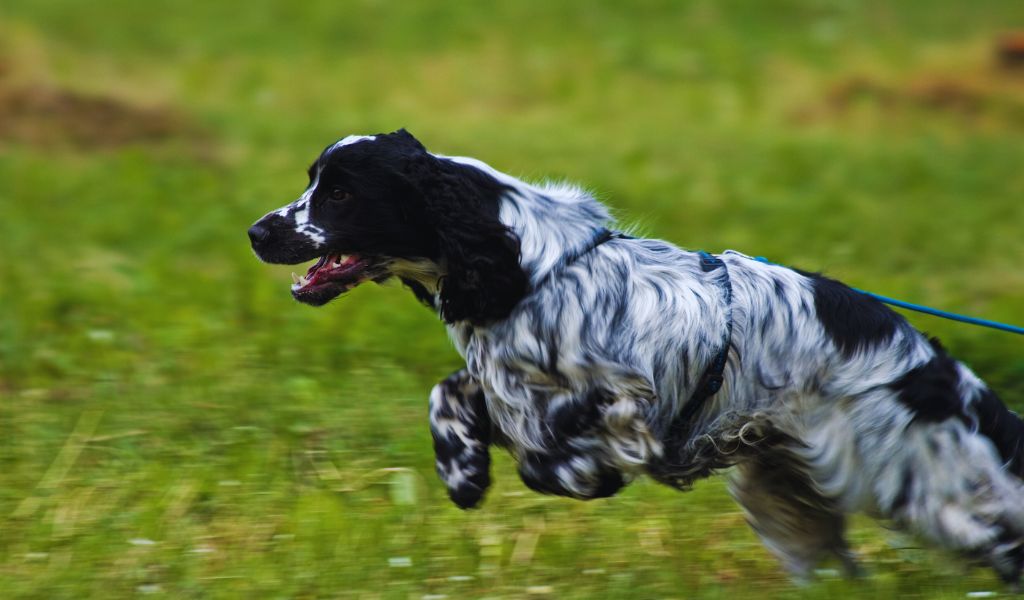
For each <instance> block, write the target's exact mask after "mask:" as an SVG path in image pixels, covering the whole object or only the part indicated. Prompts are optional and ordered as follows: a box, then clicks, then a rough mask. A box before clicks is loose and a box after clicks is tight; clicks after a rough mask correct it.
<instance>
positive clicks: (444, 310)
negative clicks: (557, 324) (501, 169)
mask: <svg viewBox="0 0 1024 600" xmlns="http://www.w3.org/2000/svg"><path fill="white" fill-rule="evenodd" d="M309 176H310V184H311V185H312V184H313V183H314V182H315V187H314V188H313V189H312V190H310V193H309V196H310V200H309V225H310V226H315V227H316V228H317V231H318V235H321V234H322V237H323V238H324V240H325V241H324V243H323V244H321V245H317V244H315V243H313V241H311V240H310V239H309V237H308V236H304V235H302V234H301V233H298V232H296V227H297V224H296V223H295V219H294V212H295V211H292V213H290V214H289V215H288V217H281V216H280V215H277V214H276V213H271V214H270V215H267V216H266V217H264V218H263V219H261V220H260V221H259V222H258V223H257V224H256V225H255V226H254V227H253V228H252V229H250V233H249V235H250V238H252V240H253V248H254V249H255V250H256V252H257V254H258V255H259V256H260V258H262V259H263V260H265V261H267V262H281V263H288V264H295V263H299V262H303V261H306V260H311V259H313V258H316V257H318V256H323V255H327V254H355V255H359V256H361V257H366V258H369V259H376V261H377V262H379V263H381V264H385V263H386V262H387V259H393V258H404V259H427V260H431V261H434V262H436V263H438V264H439V265H441V266H442V267H443V268H444V269H446V271H447V275H446V276H445V277H444V278H443V279H442V280H441V282H440V306H439V307H437V308H438V309H439V310H440V312H441V316H442V317H443V318H444V320H445V321H447V322H449V323H451V322H455V321H464V320H465V321H469V322H470V323H472V324H474V325H480V324H484V323H486V322H489V321H494V320H498V319H502V318H504V317H506V316H508V313H509V312H510V311H511V309H512V307H513V306H515V305H516V304H517V303H518V302H519V300H520V299H521V298H522V297H523V296H524V295H525V294H526V289H527V278H526V274H525V273H524V272H523V270H522V268H521V267H520V266H519V239H518V238H517V237H516V236H515V234H513V233H512V232H511V231H510V230H509V229H508V228H507V227H506V226H505V225H503V224H502V223H501V222H500V221H499V219H498V210H499V207H500V203H501V199H502V197H503V196H504V195H505V193H507V192H508V190H509V188H508V186H506V185H504V184H502V183H501V182H499V181H498V180H496V179H495V178H494V177H492V176H490V175H489V174H487V173H485V172H483V171H481V170H480V169H477V168H475V167H472V166H468V165H463V164H460V163H456V162H454V161H452V160H448V159H444V158H438V157H436V156H433V155H431V154H430V153H428V152H427V151H426V149H425V148H424V147H423V145H422V144H420V143H419V141H417V140H416V138H414V137H413V136H412V135H411V134H409V133H408V132H407V131H405V130H404V129H402V130H399V131H396V132H394V133H388V134H378V135H376V136H374V139H372V140H371V139H366V140H360V141H356V142H353V143H350V144H346V145H344V146H341V147H336V146H335V145H333V144H332V145H331V146H328V147H327V148H326V149H325V150H324V151H323V152H322V153H321V155H320V157H319V158H318V159H317V160H316V161H315V162H314V163H313V165H312V166H310V169H309ZM321 232H322V233H321ZM410 287H413V286H410ZM421 287H422V286H421ZM424 291H425V290H422V289H416V287H413V293H415V294H416V295H417V298H419V299H420V301H421V302H424V303H426V301H425V299H424Z"/></svg>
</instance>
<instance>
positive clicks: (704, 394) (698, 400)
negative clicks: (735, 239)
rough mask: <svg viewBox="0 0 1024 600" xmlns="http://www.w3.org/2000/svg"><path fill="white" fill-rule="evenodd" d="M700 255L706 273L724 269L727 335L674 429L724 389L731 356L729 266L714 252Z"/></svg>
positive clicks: (674, 424) (723, 282)
mask: <svg viewBox="0 0 1024 600" xmlns="http://www.w3.org/2000/svg"><path fill="white" fill-rule="evenodd" d="M698 254H699V255H700V268H701V269H702V270H703V271H704V272H705V273H710V272H711V271H715V270H717V269H719V268H720V269H722V271H723V273H724V275H725V276H724V277H723V278H722V292H723V294H724V296H725V337H724V338H723V340H722V348H721V349H720V350H719V351H718V352H717V353H716V354H715V358H714V359H712V360H711V364H710V365H708V368H707V369H705V370H704V374H703V375H701V378H700V383H699V384H698V385H697V389H695V390H694V391H693V395H692V396H690V401H689V402H687V403H686V405H685V406H683V410H681V411H680V412H679V414H678V415H677V416H676V418H675V419H673V423H672V426H673V427H672V429H675V426H677V425H683V424H685V423H686V422H687V421H689V420H690V419H692V418H693V417H694V416H696V415H697V413H698V412H700V409H701V408H703V407H704V403H705V402H707V400H708V398H710V397H712V396H714V395H715V394H717V393H718V390H720V389H722V382H723V381H724V380H725V378H724V377H723V373H724V372H725V363H726V361H727V360H728V358H729V348H730V347H731V346H732V282H731V281H730V280H729V268H728V267H726V266H725V261H723V260H722V259H720V258H718V257H717V256H715V255H714V254H710V253H708V252H705V251H703V250H701V251H700V252H698Z"/></svg>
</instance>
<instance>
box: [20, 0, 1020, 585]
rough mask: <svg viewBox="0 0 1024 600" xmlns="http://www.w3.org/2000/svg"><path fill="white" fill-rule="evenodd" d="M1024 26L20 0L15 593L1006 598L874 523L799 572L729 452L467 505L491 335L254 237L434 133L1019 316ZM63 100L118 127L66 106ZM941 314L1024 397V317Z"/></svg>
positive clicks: (804, 0) (989, 16) (841, 8)
mask: <svg viewBox="0 0 1024 600" xmlns="http://www.w3.org/2000/svg"><path fill="white" fill-rule="evenodd" d="M1022 20H1024V5H1021V4H1020V3H1019V2H1016V1H1010V0H1007V1H996V0H992V1H989V2H986V3H984V4H982V3H974V4H964V3H957V2H952V1H949V2H945V1H944V2H927V3H926V2H903V3H898V4H896V3H883V2H863V3H856V4H854V3H845V2H830V1H826V0H816V1H810V0H789V1H785V2H777V3H762V2H754V1H753V0H751V1H747V2H740V1H731V2H721V3H712V2H690V3H676V2H655V1H644V2H636V3H629V4H626V3H617V2H610V1H609V2H594V1H591V2H548V3H506V4H501V5H499V6H494V7H490V8H487V9H485V8H482V7H473V6H470V5H468V4H457V3H451V4H443V5H441V4H434V3H426V2H408V3H401V4H392V3H383V2H374V1H369V0H367V1H364V2H344V3H339V2H326V1H324V2H317V1H313V0H311V1H307V2H302V3H299V4H285V3H278V2H271V1H269V0H253V1H251V2H248V3H246V5H245V8H244V10H241V9H239V8H238V7H235V6H230V7H229V5H226V4H221V3H199V2H195V3H189V4H188V5H185V4H183V3H179V2H169V1H165V0H161V1H156V2H150V3H145V4H139V3H136V2H127V1H125V0H112V1H111V2H107V3H104V4H103V6H102V8H101V7H99V5H95V4H88V3H78V2H69V1H65V0H47V1H45V2H37V1H21V0H14V1H13V2H7V3H5V4H4V6H3V7H2V8H0V40H2V41H0V181H2V182H3V185H2V186H0V207H2V209H3V210H2V217H0V256H2V257H3V260H0V282H2V284H0V308H2V311H0V314H3V315H4V316H3V317H2V318H0V590H2V592H0V595H2V596H4V597H10V598H33V597H40V598H80V597H126V596H134V595H140V594H141V595H152V596H157V597H159V596H165V597H196V598H221V597H309V598H312V597H345V598H349V597H351V598H426V597H439V596H441V595H446V596H447V597H448V598H463V597H489V598H521V597H532V596H535V595H536V596H544V595H550V596H557V597H564V598H595V597H616V598H682V597H687V598H726V597H750V596H754V595H756V596H757V597H765V598H775V597H798V598H823V597H836V596H841V597H854V598H856V597H863V598H877V597H895V596H902V597H927V598H936V597H940V598H962V597H964V595H965V594H966V593H968V592H970V591H979V590H982V591H983V590H999V589H1000V586H999V585H998V583H997V581H996V580H995V578H994V577H993V576H991V575H990V574H989V573H988V572H987V571H985V570H981V569H969V568H967V567H963V566H962V565H961V564H960V563H959V562H957V561H954V560H952V559H951V558H950V557H948V556H945V555H943V554H941V553H937V552H934V551H930V550H922V549H920V548H919V547H917V544H915V543H914V542H913V541H910V540H906V539H903V538H899V537H897V536H896V535H895V534H892V533H890V532H887V531H886V530H884V529H882V528H881V527H879V526H878V525H877V524H875V523H873V522H871V521H868V520H861V519H858V520H856V521H855V522H854V526H853V528H852V531H851V539H852V541H853V542H854V543H855V545H856V547H857V549H858V550H859V551H860V552H861V554H862V555H863V556H864V559H865V564H866V566H867V568H868V569H869V570H870V571H871V573H872V576H871V577H870V578H868V579H866V580H864V581H858V582H845V581H842V580H839V579H836V578H834V577H833V576H831V575H830V574H829V573H828V572H826V573H824V574H823V576H822V580H821V581H820V582H819V583H816V584H814V585H812V586H810V587H806V588H795V587H793V586H792V585H791V584H790V583H788V581H787V580H786V579H785V578H784V576H783V575H782V574H781V573H780V572H779V570H778V568H777V566H776V564H775V562H774V560H773V559H772V558H771V557H770V556H769V555H768V553H767V552H766V551H765V550H764V549H763V548H762V547H761V545H760V544H759V543H758V541H757V540H756V539H755V537H754V535H753V534H752V533H751V532H750V531H749V530H748V529H747V528H746V526H745V524H744V522H743V518H742V515H741V514H740V513H739V511H738V509H737V508H736V507H735V505H734V504H732V502H731V501H730V500H729V498H728V496H727V494H726V492H725V490H724V486H723V484H722V481H721V480H720V479H713V480H709V481H707V482H704V483H702V484H700V485H699V486H698V487H697V489H696V490H695V491H693V492H692V493H689V494H687V495H680V494H678V493H674V492H672V491H669V490H667V489H664V488H660V487H658V486H655V485H653V484H652V483H650V482H646V481H644V482H640V483H638V484H635V485H633V486H632V487H630V488H629V489H627V490H626V491H625V492H624V493H622V494H621V495H619V496H617V497H615V498H613V499H610V500H607V501H598V502H593V503H578V502H573V501H570V500H565V499H559V498H548V497H542V496H538V495H535V494H532V493H529V492H528V491H527V490H526V489H525V488H524V487H523V486H522V484H521V483H520V482H519V481H518V479H517V478H516V476H515V474H514V469H513V468H512V466H511V464H510V461H509V460H508V459H507V458H506V457H504V456H499V457H497V464H496V470H495V478H496V480H497V483H496V485H495V488H494V489H493V490H492V491H491V493H490V495H489V497H488V500H487V503H486V505H485V506H484V508H482V509H481V510H479V511H474V512H468V513H463V512H460V511H458V510H457V509H455V508H454V507H452V506H451V505H450V504H449V503H448V501H447V499H446V498H445V495H444V491H443V489H442V486H441V485H440V483H439V482H438V481H436V480H435V477H434V475H433V472H432V471H433V470H432V457H431V453H430V442H429V434H428V432H427V429H426V414H425V413H426V394H427V391H428V390H429V389H430V386H431V385H433V383H434V382H435V381H436V380H438V379H439V378H441V377H443V376H445V375H446V374H447V373H449V372H450V371H452V370H454V369H456V368H458V366H459V364H460V359H459V357H458V356H457V355H456V354H455V353H454V352H453V350H452V349H451V347H450V345H449V343H448V342H447V339H446V336H445V334H444V329H443V327H442V326H441V325H440V324H439V323H438V322H437V320H436V319H435V318H434V317H433V316H432V315H430V314H429V313H427V312H426V311H424V310H422V309H421V308H420V307H419V306H418V305H417V304H416V303H415V302H414V301H413V300H412V299H411V297H409V295H408V294H407V293H405V292H403V291H400V290H398V289H395V288H386V287H385V288H378V287H373V286H365V287H364V288H360V289H358V290H356V291H355V292H353V293H352V294H351V295H350V296H349V297H346V298H344V299H342V300H339V301H337V302H336V303H334V304H332V305H330V306H329V307H327V308H324V309H322V310H313V309H310V308H308V307H303V306H300V305H297V304H295V303H294V302H293V301H292V300H291V299H290V297H289V295H288V292H287V285H288V281H289V279H288V276H287V273H288V271H289V270H290V269H287V268H276V267H268V266H265V265H260V264H258V263H257V262H256V260H255V259H254V258H253V257H252V255H251V253H250V251H249V250H248V248H247V243H246V239H245V233H244V232H245V229H246V227H247V226H248V225H249V224H250V223H251V222H252V221H253V220H255V219H256V218H257V217H258V216H260V215H261V214H263V213H264V212H266V211H267V210H270V209H272V208H276V207H278V206H280V205H282V204H284V203H285V202H287V201H288V200H289V199H291V198H293V197H294V196H295V195H296V194H297V193H298V192H299V191H300V188H302V187H303V185H304V184H305V180H304V177H305V175H304V171H305V167H306V166H307V164H308V162H309V161H310V160H311V159H312V158H313V156H314V155H315V154H316V152H317V151H318V150H319V149H320V148H321V147H323V146H324V145H325V144H326V143H328V142H330V141H332V140H333V139H335V138H338V137H340V136H342V135H345V134H348V133H363V132H375V131H384V130H392V129H395V128H398V127H400V126H405V127H408V128H409V129H410V130H411V131H413V132H414V133H415V134H416V135H417V136H418V137H420V138H421V139H422V140H423V141H424V142H425V143H426V144H427V146H428V147H429V148H432V149H435V150H437V151H439V152H444V153H448V154H468V155H472V156H477V157H480V158H482V159H484V160H486V161H488V162H490V163H491V164H493V165H495V166H497V167H498V168H500V169H502V170H505V171H508V172H511V173H514V174H517V175H523V176H526V177H531V178H544V177H554V178H567V179H571V180H574V181H579V182H583V183H585V184H586V185H587V186H589V187H590V188H592V189H594V190H595V191H596V192H597V193H598V194H599V195H600V196H601V197H602V198H604V199H605V200H606V201H607V202H608V203H609V204H611V205H612V206H613V207H615V209H616V210H617V212H618V213H619V214H620V215H621V216H622V217H623V218H624V220H625V221H627V222H629V223H637V224H639V225H640V227H641V228H642V229H644V230H645V231H646V232H647V233H648V234H650V235H652V236H658V237H663V238H666V239H670V240H673V241H675V242H677V243H680V244H681V245H684V246H687V247H691V248H707V249H710V250H719V249H723V248H727V247H732V248H737V249H740V250H743V251H746V252H749V253H751V254H762V255H766V256H768V257H770V258H772V259H773V260H776V261H778V262H784V263H788V264H794V265H799V266H801V267H803V268H807V269H825V270H827V272H828V273H830V274H832V275H834V276H837V277H840V278H842V279H844V280H846V281H848V282H850V283H851V284H854V285H857V286H859V287H863V288H867V289H871V290H873V291H876V292H879V293H883V294H887V295H893V296H897V297H901V298H905V299H908V300H913V301H919V302H923V303H927V304H931V305H935V306H939V307H943V308H948V309H951V310H957V311H963V312H968V313H972V314H978V315H983V316H986V317H989V318H993V319H999V320H1006V321H1011V322H1014V321H1016V322H1019V321H1020V306H1022V303H1024V275H1022V273H1024V272H1022V271H1021V269H1020V267H1019V257H1020V256H1022V253H1024V237H1022V236H1021V235H1020V226H1021V223H1024V203H1022V202H1021V201H1020V198H1021V197H1024V172H1022V171H1021V169H1020V165H1021V161H1022V159H1024V149H1022V146H1021V144H1020V136H1021V134H1022V130H1024V76H1022V75H1021V74H1020V73H1012V72H1008V71H1002V70H999V69H997V68H996V67H994V66H993V65H992V64H991V44H992V43H993V40H994V39H995V37H996V36H997V35H998V34H999V33H1000V32H1001V31H1003V29H1004V28H1006V27H1009V26H1012V25H1013V24H1014V23H1021V22H1022ZM18 90H21V91H24V90H30V91H31V94H37V95H38V94H43V96H42V97H44V98H50V99H51V101H52V99H53V98H63V99H64V100H63V104H61V103H57V104H56V105H54V104H50V105H45V106H44V107H43V108H42V109H38V110H35V112H33V111H32V110H29V109H25V108H24V106H22V105H17V104H16V103H12V102H11V101H6V102H5V101H4V99H5V98H7V97H8V95H9V94H12V93H14V92H15V91H18ZM46 94H49V96H47V95H46ZM69 94H70V95H69ZM76 94H77V95H78V96H75V95H76ZM94 96H102V97H104V98H108V99H112V101H114V102H116V103H117V105H118V106H120V107H121V108H119V109H118V110H121V111H131V110H146V111H154V112H147V113H145V114H146V115H149V116H148V117H146V118H149V119H163V118H166V119H168V121H167V122H169V123H178V124H180V127H173V128H170V129H167V128H163V129H161V128H156V130H155V131H157V133H156V134H152V131H151V135H149V137H147V136H143V135H141V134H140V135H139V136H137V137H136V138H133V137H132V134H131V132H130V131H129V132H123V131H122V132H120V133H121V134H122V137H119V138H118V139H119V140H122V141H119V142H118V143H116V144H114V143H105V142H104V140H105V139H108V140H109V136H108V137H105V134H109V133H110V132H111V131H112V129H111V128H112V127H115V126H119V125H118V124H119V123H120V124H121V125H123V124H124V123H126V122H135V121H133V120H131V119H125V118H117V117H116V116H115V117H114V118H112V119H111V120H109V121H106V122H104V121H101V120H100V119H99V116H97V114H98V113H96V112H95V110H96V109H95V107H93V108H91V109H90V108H89V107H90V106H92V105H90V104H88V102H85V101H83V100H81V99H79V100H73V99H74V98H89V97H94ZM69 98H71V99H69ZM19 106H21V108H19ZM55 106H56V108H55ZM90 110H92V111H94V112H89V111H90ZM5 111H6V112H5ZM18 111H21V112H18ZM76 111H77V112H76ZM116 114H121V115H122V116H123V114H129V113H123V112H122V113H116ZM131 114H134V113H131ZM4 119H7V120H8V122H7V124H6V125H5V121H4ZM13 119H18V127H17V128H16V129H17V131H18V132H20V133H18V134H17V135H14V134H8V135H6V136H4V135H2V133H3V132H4V131H8V132H10V131H12V129H11V127H12V125H11V124H10V123H11V122H13ZM32 119H35V121H33V120H32ZM54 123H61V124H73V126H74V127H84V130H83V131H84V133H80V134H79V135H78V136H77V137H75V138H74V139H71V138H68V139H61V138H60V136H57V137H54V136H53V135H49V137H47V136H43V135H42V134H39V135H33V133H32V132H33V131H44V130H46V131H50V130H52V129H53V125H54ZM89 123H94V125H93V126H88V124H89ZM33 127H35V129H33ZM61 127H63V128H70V127H72V125H61V126H60V127H58V128H57V130H58V131H61V130H62V129H61ZM90 127H91V128H90ZM47 128H50V129H47ZM168 131H171V132H178V133H167V132H168ZM90 132H91V133H90ZM161 132H162V133H161ZM124 140H127V141H124ZM912 320H913V321H914V322H915V323H917V324H919V325H920V326H921V327H923V328H925V329H927V330H929V331H931V332H933V333H936V334H939V335H941V336H942V337H943V338H944V339H945V340H946V341H947V345H948V346H949V347H950V348H951V349H952V350H953V351H954V352H955V353H956V354H957V355H959V356H962V357H964V358H965V359H966V360H967V361H968V362H969V363H970V364H971V365H972V366H973V367H974V368H975V369H976V370H977V371H978V372H979V373H980V374H981V375H983V376H984V377H985V378H986V379H987V380H988V381H990V382H991V383H992V384H993V385H994V386H995V387H996V388H997V389H999V390H1000V391H1001V392H1002V394H1003V396H1004V398H1005V399H1006V400H1007V401H1008V402H1009V403H1010V404H1011V405H1013V406H1015V407H1016V408H1017V409H1021V408H1024V404H1022V402H1024V354H1022V353H1021V352H1020V345H1019V341H1018V340H1017V339H1015V338H1013V337H1012V336H1007V335H1003V334H997V333H992V332H988V331H983V330H979V329H975V328H971V327H967V326H961V325H954V324H948V323H945V322H938V321H935V320H931V319H928V318H926V317H912Z"/></svg>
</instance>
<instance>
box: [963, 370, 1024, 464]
mask: <svg viewBox="0 0 1024 600" xmlns="http://www.w3.org/2000/svg"><path fill="white" fill-rule="evenodd" d="M971 408H973V409H974V412H975V414H976V415H977V417H978V430H979V431H981V433H982V434H984V435H985V437H987V438H989V439H990V440H992V444H993V445H995V447H996V450H998V451H999V456H1001V457H1002V458H1003V461H1004V462H1005V463H1006V464H1007V467H1008V468H1009V470H1010V472H1011V473H1013V474H1014V475H1016V476H1017V477H1020V478H1022V479H1024V421H1021V419H1020V417H1019V416H1017V414H1015V413H1013V412H1011V411H1010V410H1009V409H1007V408H1006V406H1005V405H1004V404H1003V403H1002V401H1000V400H999V398H998V397H997V396H996V395H995V393H994V392H992V390H989V389H985V390H983V391H982V393H981V395H980V396H979V397H978V398H976V399H975V400H974V402H972V403H971Z"/></svg>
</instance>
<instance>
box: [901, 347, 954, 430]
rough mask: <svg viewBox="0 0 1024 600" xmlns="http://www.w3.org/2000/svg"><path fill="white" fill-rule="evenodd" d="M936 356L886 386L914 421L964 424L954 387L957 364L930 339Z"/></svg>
mask: <svg viewBox="0 0 1024 600" xmlns="http://www.w3.org/2000/svg"><path fill="white" fill-rule="evenodd" d="M930 342H931V345H932V348H933V349H934V350H935V356H934V357H932V359H931V360H929V361H928V362H926V363H924V364H923V365H920V366H917V367H914V368H913V369H911V370H910V371H907V372H906V373H904V374H903V376H902V377H900V378H899V379H897V380H896V381H894V382H892V383H891V384H890V385H889V387H890V388H892V389H893V391H895V392H896V393H897V396H896V397H897V399H898V400H899V401H900V402H901V403H902V404H903V405H904V406H906V407H907V408H908V409H910V411H911V412H912V413H913V414H914V421H922V422H925V423H940V422H942V421H945V420H946V419H949V418H950V417H957V418H959V419H961V420H963V421H964V422H967V421H968V419H967V416H966V415H965V414H964V411H963V401H962V400H961V399H960V393H959V391H958V390H957V385H958V383H959V381H960V377H959V375H958V374H957V370H956V361H954V360H953V359H952V358H950V357H949V355H948V354H946V350H945V349H944V348H943V347H942V344H940V343H939V341H938V340H936V339H932V340H930Z"/></svg>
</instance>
